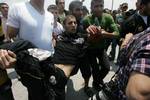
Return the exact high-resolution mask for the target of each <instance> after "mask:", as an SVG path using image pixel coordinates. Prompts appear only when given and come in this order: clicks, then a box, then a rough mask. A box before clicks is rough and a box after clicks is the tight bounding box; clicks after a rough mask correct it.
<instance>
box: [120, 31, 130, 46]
mask: <svg viewBox="0 0 150 100" xmlns="http://www.w3.org/2000/svg"><path fill="white" fill-rule="evenodd" d="M132 37H133V34H132V33H128V34H126V36H125V39H124V41H123V43H122V45H121V48H124V47H125V46H126V45H127V44H128V42H129V40H130V39H131V38H132Z"/></svg>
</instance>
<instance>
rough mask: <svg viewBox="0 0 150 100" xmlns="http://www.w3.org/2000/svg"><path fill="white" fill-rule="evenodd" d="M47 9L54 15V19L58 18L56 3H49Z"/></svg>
mask: <svg viewBox="0 0 150 100" xmlns="http://www.w3.org/2000/svg"><path fill="white" fill-rule="evenodd" d="M47 10H48V11H49V12H51V13H52V14H53V15H54V17H55V20H57V19H58V7H57V6H56V5H49V6H48V8H47Z"/></svg>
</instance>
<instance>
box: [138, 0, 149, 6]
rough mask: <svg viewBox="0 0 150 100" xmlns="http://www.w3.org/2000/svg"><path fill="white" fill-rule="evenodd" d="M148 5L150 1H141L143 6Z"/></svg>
mask: <svg viewBox="0 0 150 100" xmlns="http://www.w3.org/2000/svg"><path fill="white" fill-rule="evenodd" d="M148 3H150V0H141V1H140V4H141V5H142V4H143V5H147V4H148Z"/></svg>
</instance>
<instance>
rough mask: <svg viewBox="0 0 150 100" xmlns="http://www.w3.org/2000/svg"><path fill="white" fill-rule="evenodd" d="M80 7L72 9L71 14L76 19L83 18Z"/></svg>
mask: <svg viewBox="0 0 150 100" xmlns="http://www.w3.org/2000/svg"><path fill="white" fill-rule="evenodd" d="M82 8H83V7H82V6H81V7H76V8H74V9H73V12H72V14H73V15H74V16H75V17H76V18H77V19H80V18H82V17H83V10H82Z"/></svg>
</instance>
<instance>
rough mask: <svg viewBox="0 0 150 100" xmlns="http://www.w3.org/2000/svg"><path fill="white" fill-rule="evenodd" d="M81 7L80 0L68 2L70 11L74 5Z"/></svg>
mask: <svg viewBox="0 0 150 100" xmlns="http://www.w3.org/2000/svg"><path fill="white" fill-rule="evenodd" d="M80 6H81V7H82V2H81V1H78V0H76V1H72V2H71V3H70V4H69V11H70V12H72V11H73V9H74V8H76V7H80Z"/></svg>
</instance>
